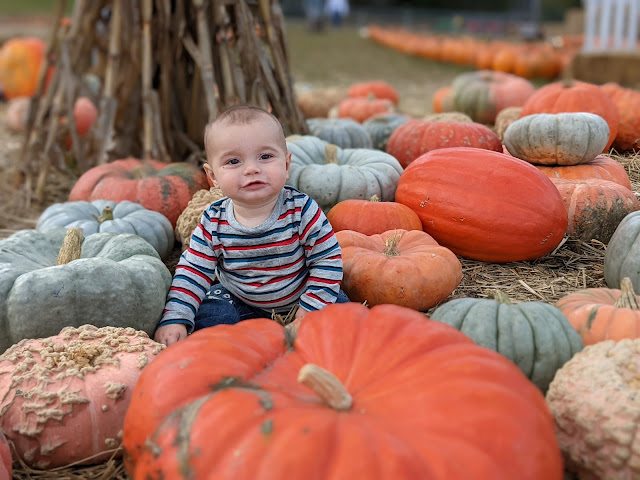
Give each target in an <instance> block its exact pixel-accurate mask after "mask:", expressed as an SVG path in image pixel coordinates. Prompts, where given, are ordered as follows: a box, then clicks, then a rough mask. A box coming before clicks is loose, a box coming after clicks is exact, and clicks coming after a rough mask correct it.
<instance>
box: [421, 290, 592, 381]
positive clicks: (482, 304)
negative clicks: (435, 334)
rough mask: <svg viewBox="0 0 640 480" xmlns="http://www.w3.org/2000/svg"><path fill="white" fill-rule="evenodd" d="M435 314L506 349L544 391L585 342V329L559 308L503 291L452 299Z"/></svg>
mask: <svg viewBox="0 0 640 480" xmlns="http://www.w3.org/2000/svg"><path fill="white" fill-rule="evenodd" d="M430 318H431V319H432V320H435V321H438V322H443V323H446V324H448V325H450V326H452V327H454V328H456V329H457V330H460V331H461V332H462V333H464V334H465V335H467V336H468V337H469V338H471V340H473V341H474V342H475V343H476V344H478V345H480V346H482V347H486V348H489V349H491V350H494V351H496V352H498V353H500V354H501V355H504V356H505V357H507V358H508V359H509V360H511V361H512V362H514V363H515V364H516V365H517V366H518V368H520V370H521V371H522V372H523V373H524V374H525V375H526V376H527V377H528V378H529V379H530V380H531V381H532V382H533V383H534V384H536V386H538V388H540V390H542V391H543V392H546V390H547V388H548V387H549V383H551V380H553V377H554V375H555V373H556V371H557V370H558V369H559V368H560V367H562V366H563V365H564V364H565V363H566V362H567V361H568V360H569V359H570V358H571V357H572V356H573V355H574V354H575V353H577V352H579V351H580V350H582V348H583V343H582V339H581V338H580V335H578V332H576V331H575V329H574V328H573V327H572V326H571V324H570V323H569V321H568V320H567V318H566V317H565V316H564V315H563V314H562V312H561V311H560V310H559V309H558V308H556V307H554V306H553V305H550V304H548V303H545V302H521V303H512V302H511V300H510V299H509V298H508V297H507V295H506V294H504V293H503V292H499V291H498V292H496V294H495V299H494V300H492V299H487V298H458V299H455V300H451V301H449V302H447V303H445V304H443V305H441V306H439V307H438V308H436V310H435V311H434V312H433V313H432V314H431V315H430Z"/></svg>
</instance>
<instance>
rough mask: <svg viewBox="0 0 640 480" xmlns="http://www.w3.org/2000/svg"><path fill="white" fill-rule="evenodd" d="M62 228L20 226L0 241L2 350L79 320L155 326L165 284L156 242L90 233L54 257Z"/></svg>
mask: <svg viewBox="0 0 640 480" xmlns="http://www.w3.org/2000/svg"><path fill="white" fill-rule="evenodd" d="M69 230H71V231H75V232H77V234H76V237H77V238H80V239H81V229H79V228H75V229H69ZM65 233H66V229H65V228H62V227H54V228H50V229H47V230H42V231H40V230H21V231H18V232H16V233H14V234H13V235H11V236H10V237H8V238H6V239H4V240H2V241H0V353H2V352H3V351H4V350H5V349H7V348H8V347H9V346H11V345H12V344H14V343H17V342H19V341H20V340H22V339H25V338H42V337H48V336H51V335H56V334H58V333H59V332H60V330H62V329H63V328H64V327H79V326H80V325H84V324H92V325H95V326H96V327H106V326H113V327H133V328H135V329H136V330H143V331H145V332H146V333H147V334H149V335H152V334H153V331H154V330H155V326H156V323H157V321H158V320H159V318H160V316H161V315H162V311H163V309H164V305H165V300H166V295H167V292H168V291H169V287H170V286H171V273H170V272H169V270H168V269H167V267H166V266H165V265H164V263H163V262H162V260H160V256H159V255H158V253H157V252H156V250H155V249H154V248H153V247H152V246H151V245H150V244H149V243H148V242H147V241H146V240H144V239H143V238H142V237H139V236H138V235H134V234H115V233H95V234H93V235H90V236H88V237H86V238H85V239H84V241H83V242H82V244H81V252H80V251H77V252H76V255H72V256H71V257H69V258H67V260H66V261H68V263H62V264H59V265H58V264H57V263H58V256H59V252H60V250H61V246H62V244H63V240H64V239H65ZM71 250H74V249H71ZM77 256H79V258H76V259H74V258H75V257H77ZM61 257H62V256H61ZM60 261H62V262H64V261H65V260H62V259H61V260H60Z"/></svg>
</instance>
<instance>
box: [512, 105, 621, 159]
mask: <svg viewBox="0 0 640 480" xmlns="http://www.w3.org/2000/svg"><path fill="white" fill-rule="evenodd" d="M608 141H609V125H608V124H607V122H606V121H605V120H604V119H603V118H602V117H601V116H599V115H596V114H594V113H588V112H573V113H536V114H533V115H527V116H526V117H522V118H520V119H518V120H516V121H515V122H513V123H511V124H510V125H509V126H508V127H507V129H506V130H505V132H504V138H503V142H504V145H505V147H507V150H509V153H510V154H511V155H513V156H514V157H517V158H520V159H522V160H525V161H527V162H529V163H535V164H538V165H578V164H580V163H585V162H589V161H591V160H593V159H594V158H596V157H597V156H598V155H599V154H600V153H602V151H603V150H604V148H605V147H606V146H607V143H608Z"/></svg>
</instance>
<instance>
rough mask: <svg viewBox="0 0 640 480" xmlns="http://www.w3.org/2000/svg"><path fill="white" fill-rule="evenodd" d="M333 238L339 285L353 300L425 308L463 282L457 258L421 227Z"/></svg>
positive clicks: (339, 234)
mask: <svg viewBox="0 0 640 480" xmlns="http://www.w3.org/2000/svg"><path fill="white" fill-rule="evenodd" d="M336 238H337V239H338V243H339V244H340V247H341V249H342V263H343V268H344V277H343V279H342V289H343V290H344V292H345V293H346V294H347V296H348V297H349V298H350V299H351V300H352V301H354V302H364V301H366V302H367V305H381V304H383V303H392V304H394V305H400V306H401V307H408V308H412V309H414V310H419V311H426V310H428V309H430V308H431V307H433V306H435V305H437V304H438V303H440V302H441V301H442V300H444V299H445V298H447V297H448V296H449V295H451V293H452V292H453V291H454V290H455V289H456V287H457V286H458V285H459V284H460V280H462V265H461V264H460V261H459V260H458V257H456V256H455V255H454V254H453V252H452V251H451V250H449V249H448V248H445V247H442V246H440V245H438V242H436V241H435V240H434V239H433V237H431V235H429V234H428V233H425V232H423V231H422V230H409V231H407V230H389V231H386V232H383V233H382V234H380V235H364V234H362V233H359V232H354V231H353V230H342V231H339V232H337V233H336Z"/></svg>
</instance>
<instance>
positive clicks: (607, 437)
mask: <svg viewBox="0 0 640 480" xmlns="http://www.w3.org/2000/svg"><path fill="white" fill-rule="evenodd" d="M638 352H640V339H633V340H631V339H627V340H620V341H618V342H614V341H611V340H610V341H606V342H601V343H598V344H597V345H591V346H589V347H586V348H585V349H584V350H582V351H581V352H579V353H577V354H576V355H575V356H574V357H573V358H572V359H571V360H569V361H568V362H567V363H566V364H565V365H564V366H563V367H562V368H561V369H560V370H558V372H557V373H556V376H555V378H554V379H553V381H552V382H551V385H550V386H549V391H548V392H547V396H546V399H547V405H548V406H549V409H550V410H551V413H552V414H553V417H554V419H555V425H556V428H555V430H556V437H557V439H558V443H559V445H560V449H561V450H562V453H563V457H564V460H565V465H566V468H567V470H568V471H570V472H575V473H577V475H578V477H577V478H580V479H603V480H604V479H621V480H622V479H632V478H638V476H639V475H640V467H638V465H639V464H640V453H639V450H640V440H639V439H638V436H637V435H635V431H636V429H637V427H638V413H637V412H638V400H637V396H638V384H637V382H638V377H639V376H640V369H639V368H638V365H640V355H639V354H638ZM565 478H566V477H565Z"/></svg>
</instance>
